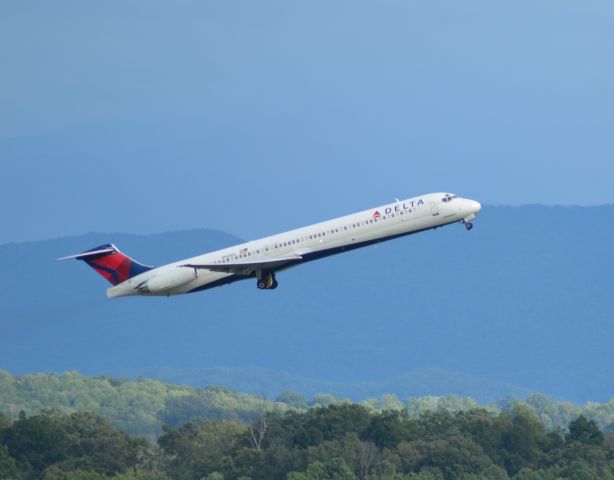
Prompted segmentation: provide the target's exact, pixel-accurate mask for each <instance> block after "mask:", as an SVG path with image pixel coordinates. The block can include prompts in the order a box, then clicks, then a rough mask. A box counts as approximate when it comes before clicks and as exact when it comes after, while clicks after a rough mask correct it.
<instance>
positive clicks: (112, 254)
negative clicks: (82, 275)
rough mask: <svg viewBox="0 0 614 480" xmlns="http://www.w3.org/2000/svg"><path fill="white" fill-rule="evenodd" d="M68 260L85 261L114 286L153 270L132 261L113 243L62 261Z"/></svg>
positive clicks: (70, 256) (64, 258) (63, 258)
mask: <svg viewBox="0 0 614 480" xmlns="http://www.w3.org/2000/svg"><path fill="white" fill-rule="evenodd" d="M68 258H76V259H77V260H83V261H84V262H85V263H87V264H88V265H89V266H90V267H92V268H93V269H94V270H96V271H97V272H98V273H99V274H100V275H102V276H103V277H104V278H106V279H107V280H108V281H109V282H111V284H112V285H119V284H120V283H122V282H125V281H126V280H128V279H129V278H132V277H135V276H136V275H139V274H141V273H143V272H147V271H148V270H151V269H152V268H153V267H148V266H146V265H141V264H140V263H139V262H137V261H136V260H132V259H131V258H130V257H128V256H127V255H124V254H123V253H122V252H120V251H119V250H118V248H117V247H116V246H115V245H113V244H112V243H108V244H106V245H101V246H99V247H96V248H92V249H90V250H87V251H85V252H83V253H78V254H76V255H69V256H68V257H62V258H60V260H66V259H68Z"/></svg>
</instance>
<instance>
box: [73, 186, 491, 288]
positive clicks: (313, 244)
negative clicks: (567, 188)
mask: <svg viewBox="0 0 614 480" xmlns="http://www.w3.org/2000/svg"><path fill="white" fill-rule="evenodd" d="M480 208H481V207H480V204H479V203H478V202H476V201H474V200H469V199H465V198H460V197H456V196H454V195H451V194H446V193H431V194H427V195H422V196H419V197H414V198H409V199H407V200H399V201H395V202H394V203H389V204H387V205H382V206H379V207H376V208H371V209H368V210H363V211H361V212H358V213H353V214H351V215H346V216H344V217H339V218H335V219H332V220H328V221H325V222H321V223H316V224H313V225H309V226H306V227H302V228H297V229H295V230H290V231H287V232H284V233H280V234H277V235H271V236H269V237H265V238H261V239H258V240H253V241H250V242H245V243H242V244H239V245H235V246H233V247H228V248H224V249H222V250H217V251H214V252H210V253H205V254H203V255H199V256H196V257H191V258H188V259H185V260H181V261H177V262H173V263H169V264H167V265H163V266H160V267H156V268H151V269H148V270H146V271H144V272H142V273H136V274H135V275H133V276H131V277H130V278H127V279H125V280H123V281H121V282H119V280H122V278H123V277H120V278H119V280H117V281H118V282H119V283H117V284H116V285H115V286H113V287H111V288H109V289H108V290H107V296H108V297H110V298H112V297H121V296H132V295H165V296H169V295H181V294H184V293H190V292H195V291H200V290H205V289H208V288H212V287H215V286H220V285H224V284H228V283H231V282H234V281H237V280H242V279H246V278H257V279H258V287H259V288H263V289H266V288H275V287H276V286H277V281H276V280H275V272H278V271H281V270H284V269H287V268H290V267H293V266H296V265H299V264H301V263H305V262H308V261H312V260H316V259H319V258H323V257H326V256H330V255H334V254H337V253H341V252H344V251H348V250H352V249H355V248H360V247H364V246H367V245H371V244H374V243H377V242H381V241H385V240H389V239H393V238H397V237H400V236H404V235H409V234H412V233H417V232H422V231H424V230H429V229H432V228H437V227H441V226H443V225H448V224H452V223H457V222H462V223H465V225H466V227H467V229H468V230H469V229H470V228H471V226H472V224H471V223H470V222H471V221H472V220H473V219H474V218H475V216H476V214H477V212H478V211H479V210H480ZM106 247H109V248H111V247H112V248H115V247H114V246H113V245H108V246H106ZM98 252H104V250H98V251H97V252H93V253H88V252H84V253H83V254H80V255H73V256H72V257H73V258H77V259H79V260H89V257H88V255H89V256H90V257H92V258H95V256H94V254H97V255H102V254H103V253H98ZM115 252H117V253H119V254H121V252H119V250H117V249H116V250H115ZM125 258H128V259H129V257H125ZM129 260H130V259H129ZM88 263H89V262H88ZM135 263H136V262H135ZM137 265H138V264H137ZM92 266H93V268H97V269H98V268H101V269H102V268H105V267H102V266H98V265H92ZM144 268H149V267H144ZM106 269H108V267H106ZM105 271H106V270H105ZM137 272H138V271H137ZM99 273H101V274H103V275H105V273H104V272H100V270H99Z"/></svg>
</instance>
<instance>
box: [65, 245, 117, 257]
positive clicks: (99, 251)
mask: <svg viewBox="0 0 614 480" xmlns="http://www.w3.org/2000/svg"><path fill="white" fill-rule="evenodd" d="M118 251H119V250H117V247H115V245H113V244H112V243H110V244H109V245H105V246H104V247H103V248H98V249H95V250H89V251H87V252H82V253H76V254H74V255H68V256H66V257H60V258H58V260H68V259H69V258H76V259H77V260H83V259H84V258H87V257H93V256H96V255H101V254H103V253H115V252H118Z"/></svg>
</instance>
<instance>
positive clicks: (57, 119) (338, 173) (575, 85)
mask: <svg viewBox="0 0 614 480" xmlns="http://www.w3.org/2000/svg"><path fill="white" fill-rule="evenodd" d="M613 52H614V3H613V2H611V0H607V1H582V2H579V1H568V0H544V1H535V0H519V1H514V2H502V1H493V0H467V1H463V2H457V1H438V0H432V1H431V0H429V1H416V0H382V1H378V2H374V1H364V0H351V1H349V0H348V1H330V0H326V1H320V0H310V1H304V2H290V1H287V0H283V1H271V0H261V1H259V2H251V1H232V0H224V1H217V2H213V1H178V2H170V1H165V2H162V1H156V0H148V1H131V2H125V1H106V2H93V1H92V2H84V1H82V0H75V1H57V2H40V1H27V0H19V1H17V0H14V1H11V0H9V1H4V2H2V3H0V60H1V65H2V74H1V75H0V162H1V167H2V170H1V172H0V204H1V205H2V206H1V207H0V212H2V226H1V227H0V243H4V242H11V241H24V240H36V239H41V238H50V237H58V236H64V235H71V234H80V233H85V232H91V231H103V232H116V231H123V232H133V233H147V232H159V231H166V230H174V229H180V228H195V227H210V228H219V229H223V230H226V231H229V232H231V233H235V234H237V235H240V236H242V237H244V238H253V237H257V236H260V235H265V234H269V233H275V232H277V231H280V230H284V229H287V228H292V227H296V226H299V225H301V224H306V223H311V222H315V221H319V220H322V219H325V218H331V217H334V216H337V215H342V214H346V213H349V212H352V211H355V210H358V209H362V208H368V207H371V206H373V205H377V204H381V203H386V202H388V201H390V200H391V199H393V198H394V197H407V196H413V195H415V194H419V193H424V192H429V191H440V190H447V191H455V192H457V193H459V194H462V195H466V196H469V197H472V198H476V199H478V200H480V201H481V202H482V203H487V204H526V203H545V204H580V205H595V204H602V203H611V202H613V201H614V194H613V193H612V188H611V186H612V179H613V178H614V54H613Z"/></svg>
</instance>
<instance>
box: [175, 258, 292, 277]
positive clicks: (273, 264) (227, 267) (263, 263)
mask: <svg viewBox="0 0 614 480" xmlns="http://www.w3.org/2000/svg"><path fill="white" fill-rule="evenodd" d="M302 260H303V257H301V256H300V255H292V256H288V257H279V258H269V259H266V260H259V261H256V262H228V263H202V264H200V263H186V264H185V265H181V266H182V267H186V268H196V269H203V270H211V271H212V272H224V273H234V274H235V275H243V276H247V277H249V276H250V275H253V274H254V273H255V272H257V271H258V270H268V271H271V270H281V269H284V268H287V267H290V266H292V265H295V264H297V263H300V262H301V261H302Z"/></svg>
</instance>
